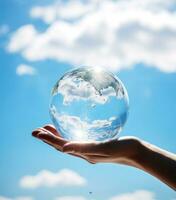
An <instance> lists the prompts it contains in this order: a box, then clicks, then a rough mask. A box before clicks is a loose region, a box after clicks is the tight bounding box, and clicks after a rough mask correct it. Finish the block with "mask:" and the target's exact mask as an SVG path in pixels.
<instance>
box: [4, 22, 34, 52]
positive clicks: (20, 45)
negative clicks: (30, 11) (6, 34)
mask: <svg viewBox="0 0 176 200" xmlns="http://www.w3.org/2000/svg"><path fill="white" fill-rule="evenodd" d="M36 37H37V31H36V29H35V27H34V26H33V25H31V24H28V25H24V26H22V27H20V28H19V29H18V30H17V31H16V32H15V33H14V34H12V36H11V38H10V41H9V45H8V46H7V50H8V51H9V52H18V51H23V50H25V49H26V48H29V46H30V44H32V42H33V41H34V40H35V39H36Z"/></svg>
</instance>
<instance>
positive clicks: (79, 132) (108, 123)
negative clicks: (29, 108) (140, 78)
mask: <svg viewBox="0 0 176 200" xmlns="http://www.w3.org/2000/svg"><path fill="white" fill-rule="evenodd" d="M50 111H51V114H52V115H53V117H54V118H55V119H57V121H58V122H59V124H60V128H61V129H62V131H63V132H66V133H67V134H68V133H72V134H70V136H69V137H70V140H77V141H83V140H84V141H88V140H94V139H95V140H96V139H98V136H97V133H99V132H101V134H100V135H104V137H105V136H107V137H108V135H110V134H111V136H115V135H116V134H117V132H118V131H119V129H120V125H119V126H118V124H117V122H116V121H117V117H115V116H112V117H110V118H109V119H102V120H93V121H89V119H87V120H85V119H84V120H83V119H81V118H80V117H78V116H74V115H66V114H58V113H57V110H56V108H55V107H54V106H53V107H51V110H50ZM113 123H114V124H113ZM107 130H109V131H107ZM87 133H89V134H87ZM94 137H95V138H94ZM99 139H101V136H100V137H99Z"/></svg>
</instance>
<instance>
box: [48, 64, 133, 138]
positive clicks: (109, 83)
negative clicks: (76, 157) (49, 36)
mask: <svg viewBox="0 0 176 200" xmlns="http://www.w3.org/2000/svg"><path fill="white" fill-rule="evenodd" d="M128 110H129V100H128V94H127V91H126V89H125V87H124V85H123V84H122V82H121V81H120V80H119V79H118V78H117V77H116V76H114V75H113V74H112V73H109V72H106V71H103V70H99V69H98V68H79V69H75V70H73V71H70V72H68V73H66V74H65V75H64V76H63V77H61V78H60V79H59V80H58V81H57V83H56V84H55V86H54V88H53V90H52V98H51V103H50V115H51V118H52V121H53V123H54V125H55V127H56V128H57V130H58V132H59V133H60V134H61V135H62V137H63V138H65V139H67V140H71V141H107V140H110V139H113V138H116V137H117V136H118V134H119V132H120V131H121V130H122V127H123V126H124V124H125V122H126V120H127V117H128Z"/></svg>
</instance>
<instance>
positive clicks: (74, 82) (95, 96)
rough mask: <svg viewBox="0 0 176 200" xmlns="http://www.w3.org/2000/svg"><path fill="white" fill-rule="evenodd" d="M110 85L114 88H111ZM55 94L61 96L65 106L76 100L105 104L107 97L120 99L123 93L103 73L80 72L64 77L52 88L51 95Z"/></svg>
mask: <svg viewBox="0 0 176 200" xmlns="http://www.w3.org/2000/svg"><path fill="white" fill-rule="evenodd" d="M85 76H91V78H89V80H87V81H86V80H85V78H84V77H85ZM83 80H84V81H83ZM112 83H113V85H114V87H112V86H111V85H112ZM55 92H56V93H60V94H61V95H62V96H63V103H64V104H65V105H67V104H69V103H71V102H72V101H78V100H85V101H87V100H89V101H90V102H92V103H99V104H105V103H106V102H107V101H108V100H109V97H112V96H116V97H117V98H122V97H123V93H124V91H123V88H122V87H121V85H120V84H119V83H118V81H115V80H114V78H112V76H110V75H108V74H104V73H103V72H102V73H101V72H99V73H91V72H88V71H86V72H85V71H82V70H81V71H80V70H79V72H77V73H75V74H73V73H71V74H70V73H69V74H67V75H66V76H64V78H63V79H62V80H60V81H59V86H58V87H57V86H56V88H54V90H53V94H54V93H55Z"/></svg>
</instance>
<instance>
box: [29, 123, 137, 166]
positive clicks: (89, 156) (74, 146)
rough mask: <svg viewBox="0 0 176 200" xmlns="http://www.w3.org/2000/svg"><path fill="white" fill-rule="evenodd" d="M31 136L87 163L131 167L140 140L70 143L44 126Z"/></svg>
mask: <svg viewBox="0 0 176 200" xmlns="http://www.w3.org/2000/svg"><path fill="white" fill-rule="evenodd" d="M32 135H33V136H34V137H36V138H38V139H40V140H42V141H43V142H45V143H47V144H49V145H51V146H52V147H54V148H55V149H57V150H58V151H60V152H64V153H68V154H71V155H73V156H76V157H80V158H83V159H85V160H87V161H88V162H89V163H94V164H95V163H101V162H102V163H107V162H108V163H120V164H126V165H131V166H133V165H134V164H133V163H134V162H135V159H136V157H137V155H138V152H139V150H140V140H139V139H137V138H134V137H124V138H119V139H115V140H111V141H108V142H101V143H100V142H84V143H83V142H70V141H68V140H65V139H64V138H62V137H61V135H60V134H59V133H58V132H57V130H56V129H55V127H54V126H52V125H46V126H44V127H42V128H38V129H36V130H34V131H33V133H32Z"/></svg>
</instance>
